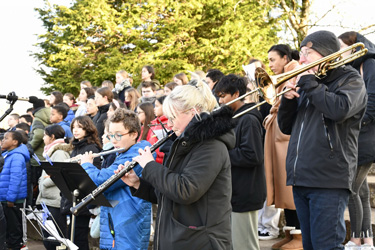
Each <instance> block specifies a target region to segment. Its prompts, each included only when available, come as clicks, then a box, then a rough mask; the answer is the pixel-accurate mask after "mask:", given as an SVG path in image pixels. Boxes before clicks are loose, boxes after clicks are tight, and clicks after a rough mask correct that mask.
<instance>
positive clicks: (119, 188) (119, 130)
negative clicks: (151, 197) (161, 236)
mask: <svg viewBox="0 0 375 250" xmlns="http://www.w3.org/2000/svg"><path fill="white" fill-rule="evenodd" d="M140 132H141V126H140V122H139V118H138V116H137V115H136V114H135V113H134V112H133V111H130V110H126V109H124V108H118V109H116V111H115V113H114V114H113V116H112V117H111V118H110V119H109V129H108V134H107V137H108V138H109V139H110V141H111V142H112V144H113V146H114V148H116V149H117V148H124V151H123V152H120V153H118V154H117V157H116V159H115V161H114V162H113V164H112V165H111V166H109V167H108V168H102V169H98V168H97V167H96V166H94V165H93V158H92V153H91V152H86V153H85V155H83V156H82V157H81V165H82V167H83V168H84V169H85V170H86V172H87V173H88V175H89V176H90V178H91V179H92V180H93V181H94V183H95V184H96V185H98V186H99V185H101V184H102V183H103V182H105V181H106V180H107V179H108V178H110V177H111V176H112V175H113V174H114V173H113V172H114V170H117V168H118V166H119V165H120V164H124V163H125V162H126V161H132V158H133V157H136V156H137V155H138V151H139V150H141V149H144V148H145V147H146V146H151V144H150V143H149V142H147V141H144V140H143V141H140V142H138V143H137V139H138V137H139V135H140ZM134 171H135V173H136V174H137V175H138V176H140V174H141V172H142V168H141V166H139V165H138V166H136V167H135V168H134ZM104 195H105V196H106V198H107V199H108V200H117V201H119V203H118V204H117V205H116V206H115V207H103V206H102V207H101V211H100V249H121V250H122V249H125V250H126V249H129V250H131V249H147V247H148V244H149V239H150V225H151V224H150V223H151V203H150V202H147V201H145V200H142V199H140V198H137V197H133V196H132V195H131V192H130V188H129V186H128V185H126V184H125V183H124V182H122V181H121V180H119V181H117V182H116V183H115V184H113V185H112V186H111V187H110V188H109V189H108V190H107V191H106V192H105V193H104Z"/></svg>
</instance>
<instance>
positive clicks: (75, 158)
mask: <svg viewBox="0 0 375 250" xmlns="http://www.w3.org/2000/svg"><path fill="white" fill-rule="evenodd" d="M122 151H125V148H116V149H112V150H108V151H104V152H100V153H94V154H92V156H93V158H96V157H100V156H104V155H109V154H113V153H117V152H122ZM79 157H80V155H77V156H75V157H73V158H70V159H67V160H66V162H80V161H81V159H79Z"/></svg>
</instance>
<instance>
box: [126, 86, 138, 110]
mask: <svg viewBox="0 0 375 250" xmlns="http://www.w3.org/2000/svg"><path fill="white" fill-rule="evenodd" d="M139 98H141V95H140V94H139V92H138V90H136V89H135V88H130V89H127V90H126V91H125V105H126V107H127V108H128V109H129V110H131V111H134V112H136V110H137V106H138V104H139Z"/></svg>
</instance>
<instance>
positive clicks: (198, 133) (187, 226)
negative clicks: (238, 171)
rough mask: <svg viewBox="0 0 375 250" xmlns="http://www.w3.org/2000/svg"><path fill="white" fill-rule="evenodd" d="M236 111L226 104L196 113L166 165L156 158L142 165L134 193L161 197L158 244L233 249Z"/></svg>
mask: <svg viewBox="0 0 375 250" xmlns="http://www.w3.org/2000/svg"><path fill="white" fill-rule="evenodd" d="M232 115H233V114H232V111H231V110H230V109H229V108H223V109H221V110H220V111H219V112H217V113H215V114H214V115H208V114H201V120H197V119H196V118H193V120H192V121H191V122H190V123H189V124H188V126H187V127H186V129H185V131H184V133H183V134H182V135H180V136H179V137H177V139H176V140H175V141H174V142H173V145H172V147H171V150H170V155H169V157H168V159H167V160H166V162H165V165H161V164H159V163H157V162H155V161H152V162H150V163H148V164H147V165H146V166H145V168H144V169H143V172H142V178H143V179H141V185H140V187H139V189H138V190H137V191H136V192H135V193H134V195H136V196H138V197H140V198H143V199H146V200H149V201H151V202H155V201H156V198H157V202H158V204H159V206H158V212H157V218H156V231H155V239H154V249H160V250H162V249H178V250H184V249H188V250H190V249H200V250H204V249H228V250H229V249H231V223H230V215H231V211H232V208H231V204H230V199H231V195H232V189H231V172H230V159H229V154H228V150H229V149H231V148H233V147H234V144H235V137H234V132H233V130H232V128H233V124H232ZM133 191H134V190H133Z"/></svg>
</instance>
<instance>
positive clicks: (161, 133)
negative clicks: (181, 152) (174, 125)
mask: <svg viewBox="0 0 375 250" xmlns="http://www.w3.org/2000/svg"><path fill="white" fill-rule="evenodd" d="M165 97H166V96H159V97H157V98H156V101H155V108H154V113H155V116H156V118H155V119H154V120H152V121H151V129H152V131H153V133H154V134H155V137H156V139H157V140H160V139H161V138H163V137H165V136H166V135H167V132H166V131H165V130H164V128H165V129H166V130H168V131H169V130H170V129H171V128H170V127H168V124H167V123H168V118H167V117H166V116H165V115H164V113H163V102H164V99H165ZM163 126H164V128H163ZM153 143H155V142H154V140H153ZM163 158H164V153H163V152H160V151H159V149H157V150H156V162H158V163H161V164H162V163H163Z"/></svg>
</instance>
